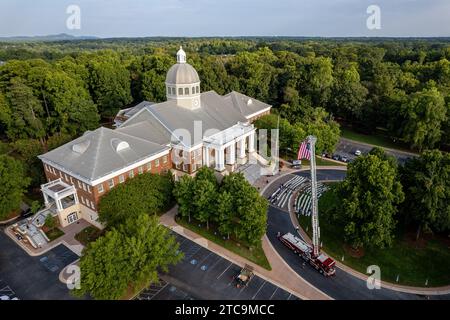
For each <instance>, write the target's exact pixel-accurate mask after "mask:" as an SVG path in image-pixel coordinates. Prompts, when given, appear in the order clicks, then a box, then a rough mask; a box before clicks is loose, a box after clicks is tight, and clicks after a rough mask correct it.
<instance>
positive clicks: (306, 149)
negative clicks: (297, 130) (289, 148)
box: [297, 140, 311, 160]
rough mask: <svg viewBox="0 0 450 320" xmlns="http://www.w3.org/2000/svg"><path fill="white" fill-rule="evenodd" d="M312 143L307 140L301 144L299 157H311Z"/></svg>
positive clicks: (299, 158)
mask: <svg viewBox="0 0 450 320" xmlns="http://www.w3.org/2000/svg"><path fill="white" fill-rule="evenodd" d="M310 149H311V145H310V144H309V142H307V141H306V140H305V141H303V142H302V143H301V144H300V148H299V149H298V155H297V159H298V160H301V159H308V160H310V159H311V150H310Z"/></svg>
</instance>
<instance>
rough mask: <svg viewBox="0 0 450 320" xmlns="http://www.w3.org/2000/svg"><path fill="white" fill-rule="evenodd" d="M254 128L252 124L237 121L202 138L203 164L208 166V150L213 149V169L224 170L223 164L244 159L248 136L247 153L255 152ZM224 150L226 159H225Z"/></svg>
mask: <svg viewBox="0 0 450 320" xmlns="http://www.w3.org/2000/svg"><path fill="white" fill-rule="evenodd" d="M255 133H256V129H255V127H254V126H253V125H252V124H246V123H238V124H236V125H234V126H233V127H231V128H228V129H226V130H224V131H221V132H218V133H216V134H214V135H212V136H210V137H207V138H204V139H203V146H204V148H205V152H204V153H203V164H204V165H206V166H208V167H209V166H210V164H211V159H210V151H211V149H213V150H214V154H215V159H214V161H215V170H217V171H223V170H225V164H229V165H234V164H235V163H236V153H237V158H238V159H240V161H244V158H245V157H246V154H245V151H246V139H247V137H248V153H253V152H255ZM225 150H226V155H227V157H226V159H225Z"/></svg>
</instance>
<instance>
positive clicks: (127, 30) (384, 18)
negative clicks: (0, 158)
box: [0, 0, 450, 37]
mask: <svg viewBox="0 0 450 320" xmlns="http://www.w3.org/2000/svg"><path fill="white" fill-rule="evenodd" d="M70 5H77V6H78V7H79V8H80V12H81V14H80V28H79V29H69V28H68V27H67V23H66V22H67V20H68V19H69V18H70V14H68V13H66V10H67V8H68V6H70ZM370 5H377V6H378V7H379V8H380V16H379V17H380V20H379V21H380V28H379V29H373V28H372V29H369V28H368V27H367V23H366V21H367V19H368V18H369V16H370V15H371V14H372V13H367V8H368V7H369V6H370ZM71 21H72V20H71ZM59 33H67V34H72V35H78V36H80V35H84V36H98V37H150V36H186V37H200V36H319V37H352V36H376V37H380V36H394V37H430V36H433V37H437V36H450V0H80V1H75V0H1V1H0V37H6V36H35V35H49V34H59Z"/></svg>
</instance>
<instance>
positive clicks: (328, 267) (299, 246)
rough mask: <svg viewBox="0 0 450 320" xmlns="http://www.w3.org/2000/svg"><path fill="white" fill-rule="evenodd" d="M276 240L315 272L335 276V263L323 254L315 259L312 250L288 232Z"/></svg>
mask: <svg viewBox="0 0 450 320" xmlns="http://www.w3.org/2000/svg"><path fill="white" fill-rule="evenodd" d="M278 239H279V240H280V241H281V242H282V243H283V244H284V245H285V246H286V247H288V248H289V249H291V250H292V251H293V252H294V253H295V254H298V255H299V256H300V257H302V259H303V260H305V261H306V262H309V264H310V265H311V266H313V267H314V268H315V269H316V270H317V271H319V272H320V273H321V274H323V275H324V276H326V277H330V276H334V275H335V274H336V270H335V268H334V267H335V265H336V262H335V261H334V260H333V259H331V258H330V257H328V256H327V255H326V254H324V253H320V254H319V255H318V256H317V257H314V255H313V248H312V247H311V246H310V245H309V244H307V243H306V242H305V241H303V240H302V239H300V238H299V237H296V236H294V235H293V234H292V233H290V232H288V233H286V234H285V235H279V236H278Z"/></svg>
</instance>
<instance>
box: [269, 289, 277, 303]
mask: <svg viewBox="0 0 450 320" xmlns="http://www.w3.org/2000/svg"><path fill="white" fill-rule="evenodd" d="M277 291H278V287H275V291H274V292H273V293H272V295H271V296H270V298H269V300H272V298H273V296H274V295H275V292H277Z"/></svg>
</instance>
